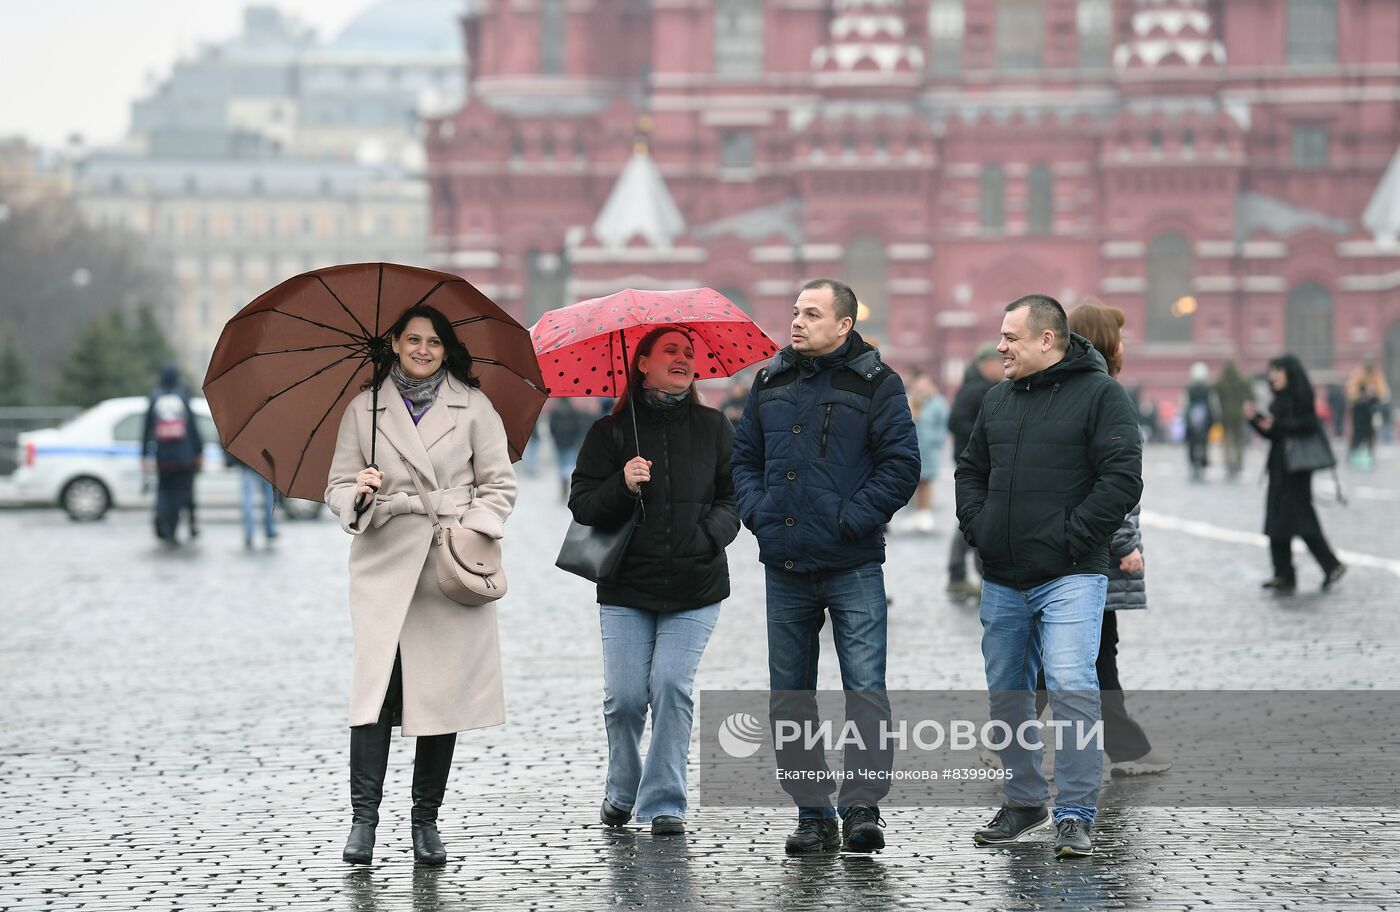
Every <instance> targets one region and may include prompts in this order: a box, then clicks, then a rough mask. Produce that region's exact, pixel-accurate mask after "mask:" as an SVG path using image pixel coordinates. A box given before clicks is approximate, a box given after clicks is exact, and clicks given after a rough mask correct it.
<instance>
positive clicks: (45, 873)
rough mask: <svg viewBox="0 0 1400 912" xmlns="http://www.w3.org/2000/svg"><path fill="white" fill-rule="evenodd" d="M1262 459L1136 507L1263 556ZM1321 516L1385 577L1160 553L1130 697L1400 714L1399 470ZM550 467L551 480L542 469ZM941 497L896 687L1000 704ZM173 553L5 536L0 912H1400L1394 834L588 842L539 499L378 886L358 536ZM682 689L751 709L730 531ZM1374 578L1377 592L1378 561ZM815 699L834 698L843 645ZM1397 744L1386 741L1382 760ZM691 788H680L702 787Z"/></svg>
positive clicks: (1342, 825) (114, 538)
mask: <svg viewBox="0 0 1400 912" xmlns="http://www.w3.org/2000/svg"><path fill="white" fill-rule="evenodd" d="M1261 457H1262V454H1261V453H1260V452H1259V451H1257V450H1256V451H1255V452H1254V453H1253V454H1252V456H1251V460H1252V461H1251V472H1250V473H1249V474H1247V477H1248V478H1249V479H1251V480H1250V481H1247V482H1240V483H1237V484H1233V485H1227V484H1226V483H1224V482H1221V481H1218V480H1217V481H1212V482H1210V483H1208V484H1205V485H1192V484H1190V483H1189V482H1188V481H1186V478H1185V476H1186V472H1185V458H1184V456H1183V455H1182V454H1181V453H1180V452H1179V451H1177V450H1175V449H1171V450H1168V449H1156V450H1152V451H1151V452H1150V454H1149V458H1148V469H1147V474H1148V485H1147V494H1146V499H1145V504H1144V506H1145V508H1146V509H1147V510H1148V511H1150V512H1151V513H1153V514H1156V515H1160V516H1163V517H1168V518H1176V519H1190V520H1197V521H1201V522H1205V523H1209V524H1211V525H1212V526H1213V527H1219V528H1220V529H1225V530H1239V531H1243V532H1247V533H1253V532H1256V531H1257V530H1258V529H1259V527H1260V525H1261V513H1262V500H1263V491H1262V488H1260V487H1259V486H1257V485H1256V484H1255V483H1254V482H1253V479H1254V478H1255V477H1256V473H1257V469H1258V465H1259V461H1260V459H1261ZM1380 464H1381V467H1382V468H1381V470H1380V471H1377V472H1376V473H1374V474H1371V475H1367V476H1363V477H1361V478H1358V479H1351V480H1349V481H1350V482H1351V486H1352V487H1353V489H1354V493H1355V494H1356V495H1357V496H1356V497H1355V499H1354V502H1353V505H1352V506H1351V507H1350V508H1348V509H1346V510H1342V509H1338V508H1331V507H1329V508H1324V509H1323V522H1324V525H1325V526H1326V528H1327V530H1328V532H1329V534H1330V535H1331V536H1332V538H1333V539H1334V542H1335V544H1336V545H1337V546H1338V547H1339V548H1341V549H1345V550H1347V551H1350V552H1355V553H1360V554H1366V555H1371V556H1373V557H1377V558H1381V559H1383V561H1382V565H1378V566H1370V567H1363V566H1358V567H1356V568H1355V569H1354V570H1353V571H1352V573H1351V574H1350V575H1349V576H1348V577H1347V579H1346V580H1345V581H1344V582H1343V583H1342V584H1341V586H1340V587H1339V588H1338V589H1337V590H1336V591H1334V592H1332V593H1328V594H1326V595H1321V594H1318V593H1317V592H1316V589H1317V584H1318V582H1319V581H1320V579H1319V574H1318V571H1317V569H1316V567H1315V565H1312V564H1311V561H1310V559H1308V558H1301V559H1300V563H1299V567H1300V571H1301V577H1302V579H1301V582H1302V585H1303V588H1304V590H1305V593H1304V594H1300V595H1299V596H1296V597H1294V598H1292V599H1277V598H1271V597H1268V596H1266V595H1264V594H1261V592H1260V590H1259V589H1258V582H1259V580H1260V579H1262V578H1263V577H1265V576H1267V570H1268V566H1267V563H1268V562H1267V552H1266V551H1265V549H1264V548H1263V547H1261V546H1260V545H1259V544H1256V543H1250V542H1239V543H1236V542H1229V541H1225V542H1222V541H1219V540H1215V539H1212V538H1206V537H1202V536H1201V535H1199V534H1194V533H1188V532H1184V531H1180V530H1176V529H1171V528H1163V527H1161V526H1158V527H1153V526H1152V525H1151V524H1149V526H1148V528H1147V529H1146V536H1147V560H1148V567H1149V593H1150V597H1151V604H1152V607H1151V608H1150V609H1149V610H1148V611H1146V612H1133V613H1131V614H1128V615H1124V617H1123V619H1122V621H1121V623H1120V633H1121V636H1122V638H1123V644H1122V646H1121V656H1122V658H1121V666H1122V669H1123V679H1124V681H1125V682H1126V683H1128V684H1129V686H1137V687H1143V688H1385V689H1400V613H1398V612H1397V611H1396V607H1397V595H1400V576H1398V575H1397V572H1400V571H1396V570H1394V569H1386V567H1387V566H1390V567H1392V568H1394V567H1400V540H1398V539H1397V536H1396V534H1395V531H1394V519H1393V517H1394V514H1395V504H1396V502H1397V501H1400V478H1397V477H1396V475H1395V473H1394V470H1393V466H1394V465H1396V464H1400V453H1396V452H1394V451H1391V452H1388V453H1386V454H1385V455H1384V457H1383V460H1382V462H1381V463H1380ZM544 468H547V463H546V465H545V466H544ZM950 476H951V472H948V473H946V474H945V477H944V478H942V479H940V490H939V503H938V521H939V532H938V533H936V534H934V535H931V536H930V535H908V534H898V533H896V534H894V535H893V536H892V537H891V541H890V561H889V564H888V565H887V570H888V578H887V582H888V587H889V591H890V593H891V596H892V598H893V606H892V610H891V616H890V617H891V622H890V642H891V647H890V661H889V669H890V672H889V683H890V686H891V687H897V688H940V689H947V688H978V687H981V686H982V683H983V682H982V677H981V660H980V654H979V651H978V641H979V632H980V631H979V625H978V622H977V616H976V610H975V608H974V607H971V606H967V605H963V604H960V603H956V602H950V601H949V600H948V599H946V598H945V597H944V595H943V583H944V581H945V578H946V577H945V571H944V570H943V566H944V561H945V554H946V551H947V545H948V535H949V534H950V530H951V528H952V516H951V504H952V500H951V493H952V492H951V477H950ZM209 513H210V515H209V516H207V517H206V522H205V526H204V534H203V535H202V536H201V538H200V539H199V540H198V543H197V544H195V545H192V546H186V547H183V548H181V549H179V550H177V551H164V550H161V549H160V548H158V547H157V546H156V544H155V542H154V540H153V538H152V536H151V534H150V530H149V526H148V521H147V518H146V516H145V515H144V514H136V513H118V514H114V515H112V516H111V517H109V519H108V520H107V521H105V522H102V523H99V524H93V525H76V524H73V523H70V522H69V521H68V520H66V519H65V518H63V517H62V516H61V515H60V514H59V513H58V512H57V511H31V510H24V511H8V512H4V513H0V543H2V544H3V546H4V548H3V551H4V553H5V554H6V555H7V556H8V558H9V562H8V566H7V569H6V573H5V577H6V579H5V596H4V598H3V600H2V601H0V619H3V622H4V635H3V637H2V638H0V668H3V675H0V681H2V682H3V683H0V698H3V701H4V705H5V706H6V707H7V712H6V723H7V724H6V725H5V726H4V728H3V729H0V802H3V814H0V909H6V910H8V909H15V910H20V909H23V910H42V909H87V910H106V909H113V910H127V909H138V908H141V909H147V908H149V909H206V908H219V909H230V910H236V909H278V908H327V909H346V910H356V912H368V910H400V909H402V910H427V909H453V910H455V909H462V910H466V909H477V908H498V907H499V908H504V907H510V908H520V909H595V908H605V907H621V908H642V909H675V908H697V909H698V908H709V907H720V906H743V907H753V908H771V909H792V910H800V909H818V908H862V909H866V908H868V909H885V908H889V909H898V908H928V907H932V906H948V907H953V908H960V907H961V908H974V909H1015V908H1065V909H1082V908H1149V907H1150V908H1160V909H1175V908H1201V907H1206V906H1209V907H1212V908H1226V909H1263V908H1267V909H1294V908H1326V909H1367V908H1395V907H1400V861H1397V859H1400V830H1397V824H1398V823H1400V809H1396V808H1333V809H1328V808H1311V809H1298V810H1278V809H1274V810H1264V811H1256V810H1249V809H1235V810H1229V809H1204V808H1195V809H1193V808H1176V809H1155V808H1122V809H1110V810H1106V811H1105V812H1104V814H1103V815H1102V816H1101V818H1100V824H1099V826H1098V827H1096V830H1095V836H1096V841H1097V846H1098V855H1097V856H1096V857H1094V858H1093V859H1090V860H1086V861H1083V862H1074V863H1070V862H1056V861H1054V860H1053V859H1052V858H1051V856H1050V852H1049V839H1048V837H1046V838H1040V839H1037V840H1035V841H1033V842H1028V843H1025V844H1020V845H1015V846H1011V847H1008V848H1004V849H977V848H974V847H973V845H972V842H971V839H970V832H971V830H972V829H973V828H974V826H976V825H978V824H979V823H980V822H982V821H983V820H984V819H985V817H986V816H987V812H986V811H983V810H981V809H962V808H930V809H925V810H917V811H915V810H893V811H890V812H888V813H886V815H885V816H886V819H887V820H888V823H889V828H888V831H887V833H888V838H889V841H890V848H889V849H888V850H887V851H886V852H884V853H883V854H881V855H878V856H875V857H862V856H851V855H839V856H828V857H822V858H811V859H789V858H786V857H784V855H783V853H782V841H783V837H784V836H785V834H786V833H787V832H788V830H789V829H790V828H791V825H792V816H793V815H792V814H791V811H790V810H789V809H780V808H771V809H754V810H750V811H728V810H723V809H715V810H713V811H708V812H707V811H706V809H705V808H703V807H698V808H692V810H691V813H690V818H689V824H690V828H691V832H690V833H689V834H688V835H687V836H686V837H685V838H684V839H674V838H672V839H655V840H654V839H652V838H651V836H650V835H649V833H648V832H646V831H645V830H642V829H638V828H632V829H628V830H625V831H623V832H620V833H615V832H610V831H606V830H604V829H603V828H601V827H600V826H599V825H598V824H597V822H596V821H597V817H596V806H597V802H598V800H599V798H600V794H601V781H602V771H603V754H604V750H605V746H606V739H605V737H604V734H603V728H602V722H601V718H600V711H599V704H600V700H601V661H600V657H599V644H598V633H597V615H596V609H595V608H594V607H593V600H592V592H591V588H590V587H589V586H588V585H587V584H586V583H584V582H582V581H580V580H577V579H574V578H572V577H568V576H566V575H565V574H563V573H561V572H559V571H556V570H554V569H553V566H552V559H553V555H554V553H555V550H556V549H557V546H558V541H559V539H560V537H561V535H562V530H563V528H564V523H565V511H564V510H563V508H562V506H560V505H559V504H558V503H557V500H556V497H555V487H554V484H553V481H552V479H550V478H547V477H540V478H538V479H526V480H525V483H524V488H523V494H522V498H521V507H520V510H519V511H518V512H517V515H516V516H515V517H514V518H513V519H512V521H511V523H510V524H509V535H510V537H509V545H508V552H507V560H508V561H509V564H508V566H509V568H510V571H511V584H512V594H511V595H510V597H509V598H508V599H507V600H506V602H505V603H503V605H502V607H501V619H502V625H501V626H502V640H503V642H502V646H503V651H504V657H505V667H506V676H507V681H506V683H507V700H508V711H509V721H508V723H507V724H506V725H505V726H503V727H499V728H494V729H487V730H484V731H479V732H472V733H467V734H464V735H462V736H461V737H460V739H459V745H458V749H457V758H456V763H455V769H454V773H453V781H452V783H451V786H450V788H449V794H448V800H447V804H446V806H445V807H444V811H443V835H444V839H445V841H446V842H447V845H448V847H449V851H450V853H451V860H450V862H449V864H448V865H447V866H446V867H444V868H442V869H437V870H431V869H422V868H417V869H415V867H414V865H413V861H412V853H411V849H410V847H409V840H408V825H407V812H408V804H409V800H408V791H409V774H410V768H411V764H412V745H411V744H409V743H408V742H405V741H402V740H398V739H396V741H395V746H394V752H393V755H392V757H391V764H390V773H389V780H388V782H387V784H386V796H387V797H386V799H385V805H384V809H383V813H384V822H383V823H382V824H381V826H380V835H379V846H378V849H377V852H376V862H375V864H374V866H373V867H372V868H370V869H360V870H351V869H348V868H347V866H346V865H344V864H342V863H341V861H340V857H339V856H340V846H341V843H342V840H343V838H344V834H345V830H346V824H347V820H348V811H347V794H346V793H347V786H346V762H347V761H346V748H347V741H348V738H347V735H346V731H345V729H344V712H345V705H344V700H345V692H346V684H347V679H348V668H349V658H350V643H349V618H348V611H347V607H346V606H347V595H346V577H345V559H346V552H347V548H348V540H347V538H346V537H345V536H344V535H343V534H342V533H341V532H340V531H339V529H338V528H337V527H336V525H335V524H334V523H332V522H330V521H328V520H324V519H323V520H322V521H320V522H312V523H299V524H288V525H286V526H284V534H283V536H282V540H281V542H280V544H279V545H278V546H277V547H276V549H275V550H270V551H269V550H259V551H256V552H252V553H248V552H244V551H243V550H242V549H241V534H240V532H239V530H238V527H237V525H236V523H235V522H234V521H233V517H232V514H230V513H223V514H219V513H217V512H215V511H209ZM730 561H731V567H732V568H733V569H734V577H735V594H734V596H733V597H732V598H731V599H730V600H729V601H728V602H726V604H725V607H724V609H723V612H722V615H721V620H720V624H719V627H718V629H717V630H716V632H715V636H714V639H713V641H712V643H711V646H710V648H709V651H708V653H707V655H706V657H705V660H704V662H703V664H702V666H701V669H700V675H699V679H698V681H697V687H699V688H701V689H705V688H726V687H734V688H761V687H763V686H764V685H765V684H766V679H767V672H766V660H765V640H764V632H763V631H764V627H763V600H762V575H761V573H760V572H759V569H758V567H757V564H756V549H755V547H754V543H753V540H752V538H750V537H749V536H748V535H747V533H745V534H744V535H743V536H742V537H741V538H740V540H739V541H738V542H736V543H735V545H734V546H733V547H732V548H731V550H730ZM1384 561H1389V562H1390V564H1389V565H1384ZM822 682H823V683H824V684H826V685H827V686H839V684H838V683H837V682H839V676H838V674H837V669H836V667H835V659H834V655H833V654H832V650H831V649H830V648H829V645H828V648H827V649H826V650H825V654H824V657H823V668H822ZM1377 738H1381V739H1387V738H1388V739H1390V744H1391V747H1392V748H1394V746H1395V741H1394V738H1395V735H1394V733H1393V732H1378V733H1377ZM692 785H694V783H692Z"/></svg>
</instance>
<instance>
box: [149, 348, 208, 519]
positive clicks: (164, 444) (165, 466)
mask: <svg viewBox="0 0 1400 912" xmlns="http://www.w3.org/2000/svg"><path fill="white" fill-rule="evenodd" d="M141 455H142V471H143V472H145V471H149V467H150V464H151V462H152V461H154V463H155V471H156V513H155V523H156V538H158V539H160V540H161V541H163V542H165V543H166V544H169V545H173V544H175V543H176V542H177V538H176V529H177V526H179V523H180V514H181V513H183V512H188V514H189V530H190V537H191V538H193V537H194V536H196V535H198V534H199V530H198V527H197V526H196V525H195V516H194V511H195V502H194V479H195V475H197V474H198V473H199V471H200V470H201V469H202V468H204V440H203V438H201V437H200V434H199V425H198V424H197V423H196V422H195V420H194V413H193V412H192V411H190V397H189V393H187V392H185V388H184V386H183V385H182V384H181V383H180V370H179V368H177V367H176V366H175V365H174V364H166V365H165V366H164V367H162V368H161V369H160V383H159V384H158V385H157V386H156V388H155V389H154V390H152V391H151V395H150V404H149V405H148V406H147V408H146V423H145V430H144V432H143V434H142V437H141Z"/></svg>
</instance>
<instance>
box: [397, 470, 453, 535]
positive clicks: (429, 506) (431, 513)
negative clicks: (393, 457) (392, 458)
mask: <svg viewBox="0 0 1400 912" xmlns="http://www.w3.org/2000/svg"><path fill="white" fill-rule="evenodd" d="M399 461H400V462H402V463H403V464H404V465H405V466H407V467H408V477H409V478H411V479H413V486H414V487H415V488H417V489H418V499H419V500H421V501H423V508H424V509H426V510H427V511H428V519H430V520H432V521H433V529H435V530H436V531H438V532H441V531H442V523H441V522H439V521H438V515H437V510H434V509H433V502H432V500H431V499H430V498H429V497H428V492H427V491H425V490H423V482H421V481H419V480H418V470H417V469H416V468H414V467H413V463H411V462H409V461H408V457H407V456H405V455H403V454H402V453H400V454H399Z"/></svg>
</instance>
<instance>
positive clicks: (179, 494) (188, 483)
mask: <svg viewBox="0 0 1400 912" xmlns="http://www.w3.org/2000/svg"><path fill="white" fill-rule="evenodd" d="M194 476H195V472H194V470H193V469H188V470H185V469H181V470H179V471H165V472H159V473H158V474H157V476H156V536H157V537H159V538H164V539H167V540H174V538H175V527H176V526H178V525H179V523H180V514H181V513H182V512H184V511H185V510H189V511H190V529H191V530H193V529H194Z"/></svg>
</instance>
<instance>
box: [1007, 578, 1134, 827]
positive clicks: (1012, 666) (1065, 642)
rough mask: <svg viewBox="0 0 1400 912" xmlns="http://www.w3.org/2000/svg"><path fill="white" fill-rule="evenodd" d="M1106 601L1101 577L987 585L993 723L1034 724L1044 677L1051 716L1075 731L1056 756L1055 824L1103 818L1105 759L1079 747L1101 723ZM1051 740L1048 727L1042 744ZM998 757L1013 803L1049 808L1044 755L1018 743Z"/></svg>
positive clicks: (1089, 748) (1034, 739)
mask: <svg viewBox="0 0 1400 912" xmlns="http://www.w3.org/2000/svg"><path fill="white" fill-rule="evenodd" d="M1107 594H1108V577H1106V576H1102V575H1099V574H1087V573H1086V574H1077V575H1074V576H1062V577H1060V578H1059V579H1055V580H1051V581H1050V582H1048V583H1044V584H1042V585H1039V586H1036V587H1034V588H1031V589H1013V588H1012V587H1010V586H1003V585H1001V584H1000V583H994V582H992V581H991V580H983V581H982V611H981V618H982V658H983V661H984V662H985V663H986V669H987V691H988V694H989V697H990V703H991V717H992V720H993V721H997V722H1004V723H1006V724H1007V725H1008V726H1009V727H1010V730H1011V731H1012V732H1015V731H1016V730H1017V729H1018V727H1019V726H1020V725H1021V724H1022V723H1024V722H1028V721H1030V720H1032V719H1034V718H1036V712H1035V683H1036V676H1037V675H1038V674H1039V673H1040V671H1041V670H1042V669H1043V670H1044V672H1045V685H1046V689H1047V690H1048V691H1049V699H1050V711H1051V713H1052V714H1053V716H1054V719H1055V721H1057V722H1059V721H1062V720H1063V721H1066V722H1068V723H1069V724H1070V726H1071V727H1070V728H1068V729H1063V730H1062V731H1063V732H1064V734H1063V740H1062V742H1061V747H1060V749H1059V750H1057V751H1056V754H1055V781H1056V785H1057V795H1056V802H1055V822H1056V823H1058V822H1059V821H1060V820H1062V819H1063V818H1065V817H1068V816H1075V817H1079V818H1081V819H1083V820H1085V821H1087V822H1089V823H1093V822H1094V816H1095V814H1096V813H1097V805H1098V798H1099V780H1100V779H1101V778H1102V777H1103V751H1102V749H1101V748H1100V747H1099V746H1097V745H1095V744H1092V743H1091V744H1088V745H1086V746H1084V747H1080V746H1079V742H1080V737H1079V732H1080V731H1083V732H1086V733H1087V732H1089V731H1091V727H1092V726H1093V725H1094V724H1095V723H1098V722H1100V721H1101V720H1102V711H1101V707H1100V704H1099V676H1098V671H1097V669H1096V662H1097V660H1098V654H1099V633H1100V630H1101V628H1102V624H1103V606H1104V598H1105V596H1106V595H1107ZM1053 736H1054V732H1053V730H1052V729H1050V728H1048V727H1047V728H1045V729H1043V731H1042V733H1041V736H1040V737H1043V738H1053ZM1040 737H1037V735H1036V734H1035V733H1034V732H1029V733H1028V737H1026V738H1025V739H1024V740H1026V741H1029V742H1031V743H1035V742H1037V741H1039V740H1040ZM999 753H1000V754H1001V763H1002V766H1003V767H1004V768H1005V769H1006V770H1007V771H1008V772H1009V773H1011V778H1010V779H1007V780H1005V782H1004V785H1003V789H1004V791H1005V793H1006V798H1007V802H1008V803H1009V804H1012V805H1016V806H1022V807H1038V806H1042V805H1045V804H1048V803H1049V802H1050V786H1049V784H1048V783H1047V782H1046V781H1045V774H1044V773H1043V772H1041V768H1040V763H1041V755H1042V753H1043V751H1042V750H1041V748H1040V747H1038V746H1037V747H1035V748H1034V749H1027V747H1026V746H1025V745H1024V744H1023V743H1021V739H1016V738H1013V739H1012V740H1011V743H1010V744H1009V745H1008V746H1007V747H1006V748H1005V749H1003V750H1001V751H999Z"/></svg>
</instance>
